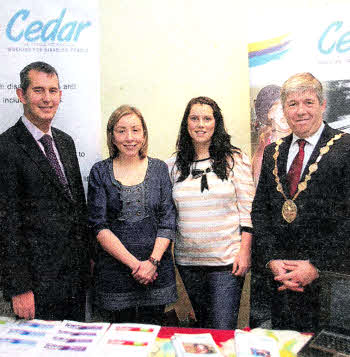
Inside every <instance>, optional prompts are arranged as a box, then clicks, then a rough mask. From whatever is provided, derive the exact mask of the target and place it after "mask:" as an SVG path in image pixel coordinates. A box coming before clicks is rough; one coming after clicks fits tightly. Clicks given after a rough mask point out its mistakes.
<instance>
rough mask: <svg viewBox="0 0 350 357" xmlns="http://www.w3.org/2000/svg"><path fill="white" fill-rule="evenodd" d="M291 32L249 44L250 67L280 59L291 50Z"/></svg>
mask: <svg viewBox="0 0 350 357" xmlns="http://www.w3.org/2000/svg"><path fill="white" fill-rule="evenodd" d="M288 37H289V34H286V35H282V36H279V37H275V38H271V39H269V40H264V41H259V42H253V43H249V44H248V54H249V67H256V66H261V65H263V64H266V63H268V62H270V61H273V60H278V59H280V58H281V57H282V56H283V55H285V54H286V53H287V52H288V51H289V44H290V43H291V40H290V39H289V38H288Z"/></svg>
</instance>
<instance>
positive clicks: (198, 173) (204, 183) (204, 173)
mask: <svg viewBox="0 0 350 357" xmlns="http://www.w3.org/2000/svg"><path fill="white" fill-rule="evenodd" d="M210 171H211V168H210V167H208V168H207V169H206V170H198V169H193V170H192V172H191V174H192V177H193V178H194V179H197V178H200V177H201V178H202V179H201V192H203V191H204V189H207V190H208V191H209V187H208V180H207V173H208V172H210Z"/></svg>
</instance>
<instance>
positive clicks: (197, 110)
mask: <svg viewBox="0 0 350 357" xmlns="http://www.w3.org/2000/svg"><path fill="white" fill-rule="evenodd" d="M187 130H188V133H189V135H190V137H191V138H192V142H193V144H209V145H210V143H211V138H212V136H213V134H214V131H215V118H214V114H213V109H212V107H211V106H210V105H207V104H193V105H192V107H191V110H190V114H189V115H188V118H187Z"/></svg>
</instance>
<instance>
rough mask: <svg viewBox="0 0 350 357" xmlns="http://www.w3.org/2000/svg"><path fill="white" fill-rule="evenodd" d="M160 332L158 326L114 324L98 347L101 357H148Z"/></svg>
mask: <svg viewBox="0 0 350 357" xmlns="http://www.w3.org/2000/svg"><path fill="white" fill-rule="evenodd" d="M159 330H160V326H157V325H143V324H127V323H125V324H112V325H111V327H110V328H109V329H108V331H107V332H106V334H105V335H104V336H103V338H102V340H101V342H100V343H99V345H98V352H99V354H100V355H101V356H104V357H106V356H124V355H125V356H128V357H130V356H147V355H148V353H149V352H150V350H151V348H152V346H153V344H154V343H155V340H156V337H157V335H158V332H159Z"/></svg>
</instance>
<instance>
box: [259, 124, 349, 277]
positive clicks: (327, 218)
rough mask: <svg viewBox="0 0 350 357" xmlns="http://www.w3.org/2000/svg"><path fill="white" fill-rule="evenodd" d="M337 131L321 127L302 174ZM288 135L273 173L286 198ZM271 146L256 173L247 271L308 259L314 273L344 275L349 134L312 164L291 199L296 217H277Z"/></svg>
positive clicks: (279, 208) (278, 195)
mask: <svg viewBox="0 0 350 357" xmlns="http://www.w3.org/2000/svg"><path fill="white" fill-rule="evenodd" d="M337 133H339V131H338V130H335V129H332V128H331V127H329V126H328V125H327V124H326V126H325V128H324V130H323V132H322V135H321V137H320V139H319V141H318V143H317V145H316V147H315V150H314V151H313V153H312V155H311V157H310V160H309V162H308V163H307V166H306V168H305V170H304V172H303V175H302V178H301V180H302V181H303V180H304V178H305V175H306V174H307V173H308V171H309V170H308V167H309V166H310V164H312V163H314V162H315V161H316V158H317V157H318V155H319V151H320V148H321V147H323V146H325V144H326V143H327V142H328V141H329V140H330V139H331V138H332V137H333V136H334V135H335V134H337ZM291 141H292V135H290V136H288V137H287V138H285V139H284V142H283V144H281V146H280V149H279V151H280V154H279V157H278V171H279V177H280V181H281V183H282V186H283V189H284V192H285V193H286V195H287V197H288V195H289V194H288V187H287V175H286V166H287V157H288V151H289V147H290V145H291ZM275 146H276V144H271V145H269V146H268V147H267V148H266V149H265V153H264V158H263V163H262V170H261V175H260V180H259V184H258V187H257V192H256V196H255V199H254V202H253V209H252V220H253V227H254V242H253V252H252V253H253V265H252V269H253V271H254V270H255V271H260V272H262V271H263V270H266V268H265V264H266V263H268V262H269V261H270V260H272V259H309V260H310V262H311V263H312V264H314V265H315V266H316V267H317V268H318V269H320V270H337V271H346V270H349V267H350V264H349V247H350V135H348V134H345V135H343V137H342V138H341V139H339V140H338V141H335V143H334V145H333V146H332V147H331V148H330V150H329V152H328V153H327V154H325V155H324V156H323V157H322V159H321V161H320V162H319V164H318V170H317V171H316V172H315V173H313V174H312V176H311V180H310V181H309V182H308V186H307V188H306V190H305V191H303V192H301V193H300V195H299V197H298V198H297V199H296V200H295V203H296V205H297V207H298V215H297V218H296V219H295V220H294V221H293V222H292V223H287V222H286V221H285V220H284V219H283V217H282V214H281V212H282V205H283V203H284V202H285V200H284V198H283V196H282V194H281V193H280V192H278V191H277V190H276V187H277V185H276V182H275V177H274V175H273V173H272V171H273V168H274V159H273V154H274V153H275Z"/></svg>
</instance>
